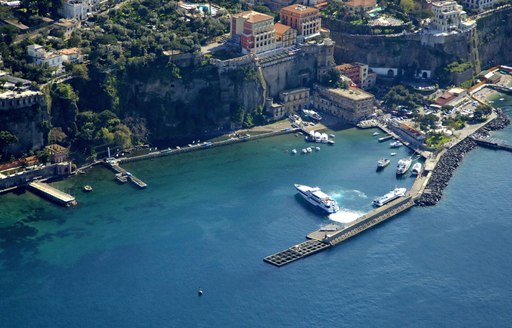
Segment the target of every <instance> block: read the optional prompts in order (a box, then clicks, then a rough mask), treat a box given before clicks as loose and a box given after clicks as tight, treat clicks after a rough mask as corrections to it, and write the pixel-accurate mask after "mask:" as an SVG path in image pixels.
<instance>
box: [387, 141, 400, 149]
mask: <svg viewBox="0 0 512 328" xmlns="http://www.w3.org/2000/svg"><path fill="white" fill-rule="evenodd" d="M389 146H390V147H391V148H399V147H402V146H403V143H401V142H400V141H398V140H397V141H393V142H392V143H390V144H389Z"/></svg>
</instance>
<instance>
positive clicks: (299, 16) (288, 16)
mask: <svg viewBox="0 0 512 328" xmlns="http://www.w3.org/2000/svg"><path fill="white" fill-rule="evenodd" d="M281 23H282V24H284V25H288V26H290V27H291V28H294V29H295V30H297V35H300V36H303V37H309V36H312V35H317V34H319V33H320V27H321V18H320V11H319V10H318V9H316V8H312V7H307V6H304V5H291V6H288V7H284V8H283V9H281Z"/></svg>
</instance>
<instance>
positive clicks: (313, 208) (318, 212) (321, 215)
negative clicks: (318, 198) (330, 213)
mask: <svg viewBox="0 0 512 328" xmlns="http://www.w3.org/2000/svg"><path fill="white" fill-rule="evenodd" d="M294 197H295V199H296V200H297V202H298V203H299V204H301V205H302V206H303V207H304V209H305V210H306V211H308V212H309V213H312V214H315V216H318V218H319V219H321V218H324V217H325V213H324V212H323V211H322V210H321V209H319V208H317V207H316V206H314V205H312V204H311V203H309V202H308V201H307V200H305V199H304V197H302V196H301V195H300V194H298V193H297V194H295V196H294Z"/></svg>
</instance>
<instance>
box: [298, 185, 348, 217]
mask: <svg viewBox="0 0 512 328" xmlns="http://www.w3.org/2000/svg"><path fill="white" fill-rule="evenodd" d="M295 189H297V191H298V192H299V193H300V194H301V195H302V197H304V199H305V200H307V201H308V202H309V203H311V204H313V205H314V206H316V207H318V208H319V209H321V210H322V211H324V212H326V213H328V214H332V213H336V212H338V211H339V210H340V208H339V206H338V203H337V202H336V201H335V200H334V199H332V197H331V196H329V195H327V194H326V193H324V192H323V191H321V190H320V188H318V187H309V186H305V185H301V184H295Z"/></svg>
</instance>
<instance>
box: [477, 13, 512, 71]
mask: <svg viewBox="0 0 512 328" xmlns="http://www.w3.org/2000/svg"><path fill="white" fill-rule="evenodd" d="M477 32H478V40H477V42H478V51H479V55H480V62H481V63H482V66H483V67H492V66H494V65H499V64H502V65H512V9H509V10H506V11H502V12H499V13H496V14H494V15H490V16H487V17H484V18H482V19H479V20H478V21H477Z"/></svg>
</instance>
